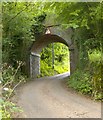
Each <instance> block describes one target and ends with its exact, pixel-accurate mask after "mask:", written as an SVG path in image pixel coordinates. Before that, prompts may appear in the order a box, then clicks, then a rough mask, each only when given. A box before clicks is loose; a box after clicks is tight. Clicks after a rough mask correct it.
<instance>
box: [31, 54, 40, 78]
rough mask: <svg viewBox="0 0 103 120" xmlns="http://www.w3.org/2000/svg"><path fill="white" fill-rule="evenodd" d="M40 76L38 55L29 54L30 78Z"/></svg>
mask: <svg viewBox="0 0 103 120" xmlns="http://www.w3.org/2000/svg"><path fill="white" fill-rule="evenodd" d="M39 74H40V55H39V54H35V53H32V52H31V55H30V76H31V78H36V77H37V75H39Z"/></svg>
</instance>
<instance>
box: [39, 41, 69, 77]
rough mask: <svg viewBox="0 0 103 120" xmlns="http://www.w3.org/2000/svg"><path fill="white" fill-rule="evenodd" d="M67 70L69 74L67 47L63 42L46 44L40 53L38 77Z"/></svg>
mask: <svg viewBox="0 0 103 120" xmlns="http://www.w3.org/2000/svg"><path fill="white" fill-rule="evenodd" d="M65 72H68V74H70V57H69V48H68V46H66V45H65V44H63V43H60V42H55V43H50V44H48V45H47V46H46V47H45V48H43V49H42V51H41V53H40V77H43V76H53V75H57V74H61V73H65Z"/></svg>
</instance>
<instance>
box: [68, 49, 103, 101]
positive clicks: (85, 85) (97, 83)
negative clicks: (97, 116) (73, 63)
mask: <svg viewBox="0 0 103 120" xmlns="http://www.w3.org/2000/svg"><path fill="white" fill-rule="evenodd" d="M101 66H103V63H102V59H101V52H100V51H93V52H92V53H91V54H90V53H89V63H88V66H87V68H86V69H85V70H79V69H78V70H76V71H75V72H74V73H73V74H72V75H71V76H70V78H69V80H68V81H67V85H68V87H71V88H73V89H75V90H77V91H78V92H80V93H82V94H86V95H89V96H91V97H92V98H93V99H95V100H100V101H103V95H102V84H103V83H102V82H103V81H102V79H101V74H102V73H101Z"/></svg>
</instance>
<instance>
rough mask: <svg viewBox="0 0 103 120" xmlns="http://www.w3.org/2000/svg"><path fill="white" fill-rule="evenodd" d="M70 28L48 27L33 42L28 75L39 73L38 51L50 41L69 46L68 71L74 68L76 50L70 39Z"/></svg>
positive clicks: (33, 75)
mask: <svg viewBox="0 0 103 120" xmlns="http://www.w3.org/2000/svg"><path fill="white" fill-rule="evenodd" d="M72 33H73V32H72V29H70V28H69V29H66V30H64V29H63V28H62V27H61V26H55V27H48V28H47V31H44V34H43V35H41V36H39V38H38V39H37V40H36V41H35V42H34V44H33V46H32V48H31V55H30V75H31V77H32V78H35V77H37V75H39V74H40V53H41V51H42V49H43V48H44V47H46V46H47V45H48V44H50V43H54V42H60V43H63V44H65V45H66V46H68V47H69V51H70V73H71V74H72V73H73V71H74V70H75V69H76V64H77V61H78V60H77V59H78V51H77V48H76V46H75V44H74V43H73V41H72V40H71V37H72Z"/></svg>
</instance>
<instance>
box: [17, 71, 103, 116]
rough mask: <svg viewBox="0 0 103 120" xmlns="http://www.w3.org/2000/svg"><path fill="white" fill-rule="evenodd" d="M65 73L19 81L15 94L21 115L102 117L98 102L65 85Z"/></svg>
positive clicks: (66, 74)
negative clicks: (20, 108)
mask: <svg viewBox="0 0 103 120" xmlns="http://www.w3.org/2000/svg"><path fill="white" fill-rule="evenodd" d="M68 75H69V74H68V73H64V74H60V75H56V76H53V77H44V78H39V79H36V80H34V81H30V82H28V83H26V84H25V85H22V86H21V87H20V88H19V89H18V92H17V94H16V96H18V98H17V99H18V100H17V104H18V105H19V106H21V107H22V109H23V110H24V113H23V114H22V116H20V117H24V118H101V103H100V102H95V101H93V100H91V99H90V98H87V97H85V96H83V95H80V94H77V93H76V92H74V91H72V90H71V89H70V90H69V89H68V88H66V85H65V84H64V81H65V80H64V79H63V78H65V77H67V76H68Z"/></svg>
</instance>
